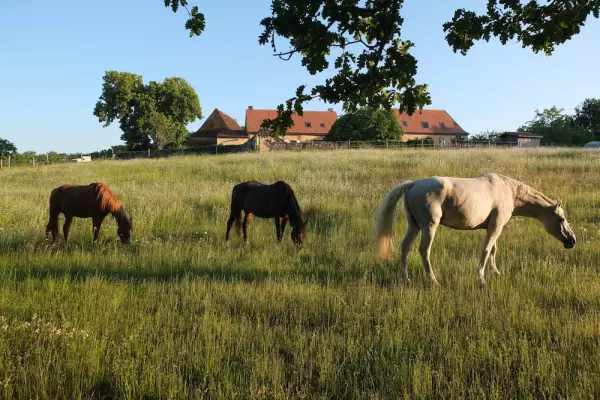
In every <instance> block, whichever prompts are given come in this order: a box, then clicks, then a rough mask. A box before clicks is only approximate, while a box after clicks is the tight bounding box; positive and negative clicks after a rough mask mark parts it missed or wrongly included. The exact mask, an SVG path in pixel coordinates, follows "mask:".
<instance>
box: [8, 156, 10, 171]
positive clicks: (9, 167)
mask: <svg viewBox="0 0 600 400" xmlns="http://www.w3.org/2000/svg"><path fill="white" fill-rule="evenodd" d="M8 168H10V154H9V155H8Z"/></svg>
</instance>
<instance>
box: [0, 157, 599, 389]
mask: <svg viewBox="0 0 600 400" xmlns="http://www.w3.org/2000/svg"><path fill="white" fill-rule="evenodd" d="M488 171H491V172H497V173H501V174H505V175H508V176H510V177H513V178H515V179H518V180H521V181H524V182H525V183H527V184H529V185H531V186H533V187H534V188H536V189H538V190H540V191H542V192H544V193H545V194H546V195H548V196H550V197H551V198H553V199H558V198H561V199H563V201H564V207H565V210H566V213H567V218H568V219H569V222H570V224H571V226H572V228H573V230H574V231H575V233H576V235H577V239H578V242H577V246H576V247H575V248H574V249H572V250H565V249H564V248H563V246H562V244H561V243H559V242H558V241H557V240H556V239H554V238H552V237H550V236H549V235H548V234H546V233H545V231H544V229H543V227H542V225H541V224H540V223H539V222H538V221H535V220H531V219H526V218H513V219H512V220H511V222H510V223H509V224H508V225H507V227H506V228H505V230H504V233H503V234H502V236H501V237H500V240H499V252H498V256H497V260H498V267H499V269H500V271H501V272H502V275H501V276H494V275H492V274H490V271H489V269H488V270H487V274H486V276H487V281H488V285H487V287H485V288H483V289H482V288H480V287H479V285H478V281H477V279H476V275H475V269H476V266H477V262H478V257H479V250H480V246H481V242H482V240H483V236H484V232H483V231H470V232H469V231H465V232H463V231H455V230H451V229H448V228H444V227H441V228H440V229H439V230H438V233H437V235H436V238H435V241H434V243H433V249H432V263H433V269H434V271H435V273H436V276H437V278H438V280H439V282H440V284H441V287H439V288H435V287H431V286H430V285H429V282H428V278H427V277H426V275H425V273H424V270H423V267H422V265H421V261H420V258H419V255H418V251H417V246H414V247H413V251H412V252H411V255H410V257H409V274H410V276H411V279H412V284H411V285H410V286H406V285H405V284H404V283H403V282H402V281H401V280H400V276H399V269H398V263H397V262H385V263H381V262H377V261H376V260H375V259H374V252H373V245H374V227H375V222H376V216H375V211H376V209H377V207H378V205H379V202H380V201H381V199H382V198H383V196H384V195H385V194H386V193H387V191H388V190H389V189H391V188H392V187H393V186H395V185H396V184H397V183H398V182H400V181H401V180H405V179H419V178H423V177H427V176H432V175H438V176H462V177H471V176H476V175H479V174H481V173H484V172H488ZM249 179H257V180H260V181H263V182H267V183H272V182H274V181H276V180H285V181H286V182H288V183H289V184H290V185H291V186H292V188H293V189H294V191H295V192H296V195H297V197H298V200H299V203H300V206H301V207H302V209H303V211H304V213H305V216H307V217H308V218H309V219H310V221H309V226H308V229H309V234H308V238H307V242H306V243H305V246H304V247H303V249H302V250H301V251H299V252H298V251H296V249H295V248H294V246H293V244H292V241H291V239H290V232H291V229H290V227H289V225H288V227H287V229H286V232H285V236H284V240H283V242H282V243H281V244H277V243H276V240H275V227H274V223H273V221H272V220H262V219H260V218H254V219H253V220H252V222H251V223H250V226H249V228H248V234H249V243H248V244H247V245H245V244H243V243H242V240H241V238H240V236H239V235H237V233H235V234H233V235H232V239H231V241H230V243H229V245H226V243H225V240H224V236H225V227H226V221H227V218H228V214H229V200H230V195H231V190H232V188H233V186H234V185H235V184H236V183H239V182H242V181H245V180H249ZM95 181H101V182H104V183H106V184H107V185H108V186H109V187H110V188H111V189H112V190H113V191H114V192H115V193H116V194H117V196H119V198H121V199H122V201H123V204H124V206H125V209H126V210H127V211H129V212H130V213H131V215H132V217H133V225H134V230H133V242H132V244H131V245H129V246H123V245H121V244H119V243H118V239H117V235H116V229H117V227H116V224H115V222H114V220H113V219H112V217H109V218H107V219H106V221H105V223H104V225H103V226H102V232H101V234H100V241H99V243H98V244H97V245H95V246H94V245H92V223H91V220H90V219H87V220H85V219H75V221H74V223H73V226H72V227H71V234H70V237H69V243H66V244H65V243H64V242H63V241H60V242H59V243H56V244H51V243H50V242H49V241H47V240H46V238H45V233H44V231H45V227H46V223H47V220H48V198H49V195H50V191H51V190H52V189H53V188H55V187H57V186H59V185H62V184H88V183H91V182H95ZM62 221H63V218H62V216H61V232H62ZM599 222H600V156H599V153H598V152H594V151H584V150H573V149H529V150H525V149H502V150H487V149H486V150H474V149H472V150H439V151H438V150H411V149H403V150H379V151H375V150H355V151H339V152H304V153H266V154H243V155H240V154H237V155H222V156H204V157H183V158H173V159H160V160H132V161H99V162H92V163H89V164H62V165H51V166H35V167H15V168H4V169H2V170H0V398H3V399H57V398H73V399H113V398H114V399H117V398H119V399H121V398H127V399H171V398H173V399H221V398H222V399H246V398H252V399H254V398H257V399H259V398H260V399H262V398H264V399H315V398H320V399H321V398H322V399H400V398H407V399H413V398H477V399H487V398H497V399H500V398H502V399H506V398H518V399H527V398H596V397H600V384H599V382H600V319H599V314H600V276H599V272H600V246H599V243H600V224H599ZM405 224H406V219H405V216H404V214H403V207H402V206H401V205H399V207H398V213H397V218H396V223H395V234H396V237H397V241H399V240H400V239H401V237H402V235H403V234H404V231H405ZM398 256H399V255H398V254H397V255H396V257H397V258H398Z"/></svg>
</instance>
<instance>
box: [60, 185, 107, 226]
mask: <svg viewBox="0 0 600 400" xmlns="http://www.w3.org/2000/svg"><path fill="white" fill-rule="evenodd" d="M98 201H99V200H98V198H97V193H96V183H91V184H89V185H62V186H59V187H57V188H55V189H53V190H52V192H51V193H50V209H51V210H54V211H55V212H63V213H65V214H69V215H72V216H75V217H82V218H88V217H92V216H94V215H96V214H97V213H98V212H97V209H98Z"/></svg>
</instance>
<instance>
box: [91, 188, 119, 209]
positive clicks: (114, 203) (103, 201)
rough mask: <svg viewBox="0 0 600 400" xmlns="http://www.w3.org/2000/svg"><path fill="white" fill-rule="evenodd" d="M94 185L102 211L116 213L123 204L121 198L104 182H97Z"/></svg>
mask: <svg viewBox="0 0 600 400" xmlns="http://www.w3.org/2000/svg"><path fill="white" fill-rule="evenodd" d="M94 185H95V186H96V193H97V197H96V198H97V199H98V200H100V209H101V210H102V211H104V212H109V213H116V212H118V211H119V210H121V208H122V207H123V205H122V204H121V200H119V199H118V198H117V196H116V195H115V194H114V193H113V192H112V191H111V190H110V189H109V188H108V186H106V185H105V184H104V183H101V182H97V183H95V184H94Z"/></svg>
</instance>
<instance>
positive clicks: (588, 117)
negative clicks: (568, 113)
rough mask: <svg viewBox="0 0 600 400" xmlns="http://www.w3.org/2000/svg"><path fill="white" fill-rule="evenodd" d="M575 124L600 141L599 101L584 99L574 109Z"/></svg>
mask: <svg viewBox="0 0 600 400" xmlns="http://www.w3.org/2000/svg"><path fill="white" fill-rule="evenodd" d="M575 122H576V123H577V125H579V126H581V127H582V128H584V129H587V130H589V131H590V133H591V134H592V135H593V137H594V139H595V140H600V99H585V100H584V101H583V102H582V103H581V104H580V105H579V106H577V107H576V108H575Z"/></svg>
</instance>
